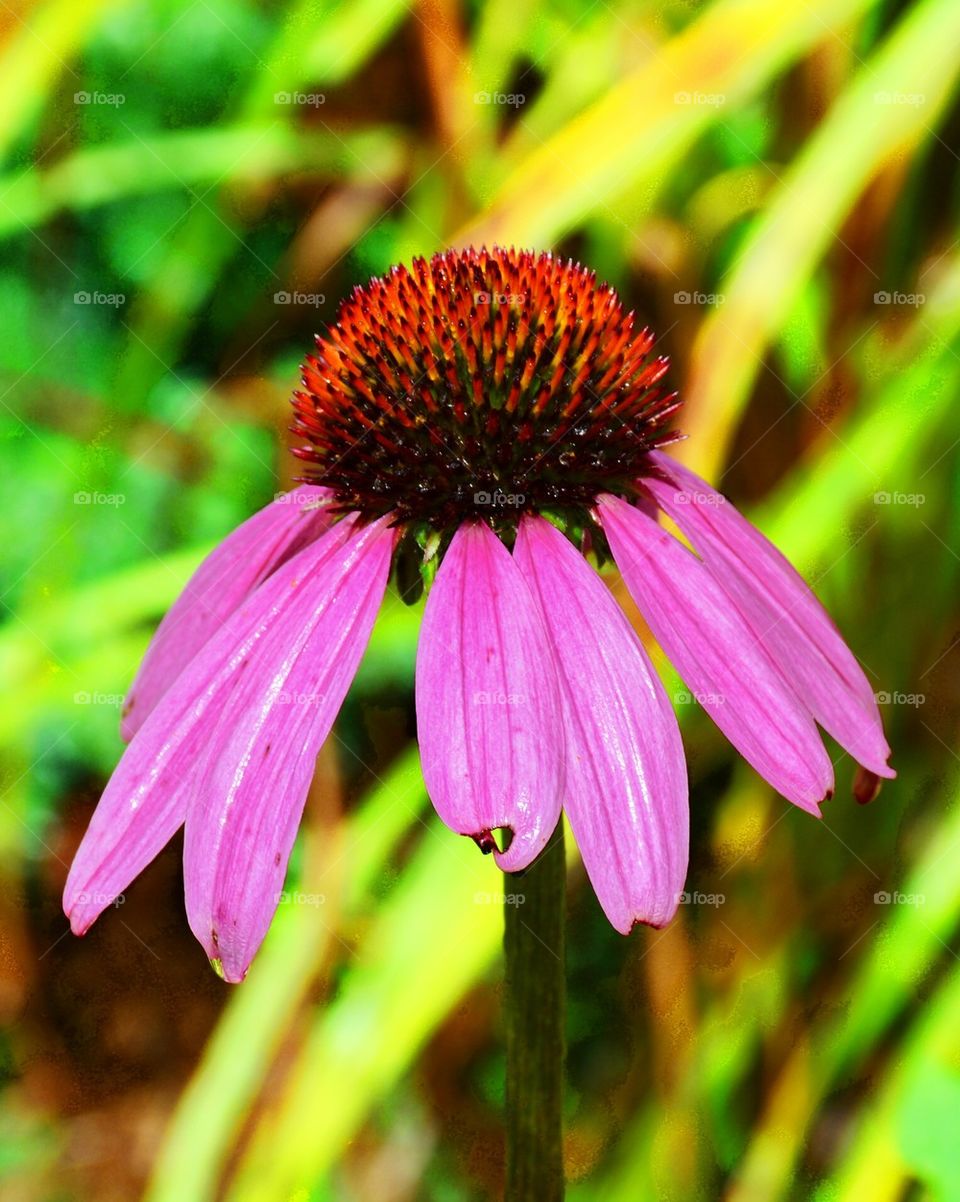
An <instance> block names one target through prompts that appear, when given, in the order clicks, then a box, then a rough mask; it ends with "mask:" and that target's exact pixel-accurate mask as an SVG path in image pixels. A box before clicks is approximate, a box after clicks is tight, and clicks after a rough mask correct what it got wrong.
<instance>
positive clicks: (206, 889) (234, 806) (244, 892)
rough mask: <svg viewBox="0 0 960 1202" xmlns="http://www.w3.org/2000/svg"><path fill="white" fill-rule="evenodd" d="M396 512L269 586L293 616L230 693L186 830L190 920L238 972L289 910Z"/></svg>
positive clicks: (232, 972) (227, 969)
mask: <svg viewBox="0 0 960 1202" xmlns="http://www.w3.org/2000/svg"><path fill="white" fill-rule="evenodd" d="M389 520H390V519H389V518H381V519H380V520H379V521H377V522H373V523H371V524H370V525H367V526H365V527H363V528H361V529H356V530H355V531H354V532H353V533H351V534H350V536H349V537H348V538H347V539H345V540H342V541H341V542H340V544H339V546H337V547H336V548H335V549H334V551H333V553H332V554H330V555H327V556H325V557H324V558H323V559H322V560H321V561H320V562H314V555H315V550H316V549H315V548H313V547H311V548H308V549H307V550H306V551H305V552H302V553H301V555H299V556H297V558H296V559H294V560H291V561H290V562H288V563H287V564H285V565H284V567H283V568H281V569H280V570H279V571H277V572H276V573H274V575H273V576H271V577H270V579H269V580H268V581H267V582H266V583H265V584H264V585H263V586H262V588H261V590H259V591H260V592H265V591H267V590H269V591H270V593H271V605H272V606H276V607H282V608H283V609H284V620H283V622H282V623H275V624H274V625H273V626H272V627H271V628H270V629H269V630H268V631H265V633H264V637H263V638H262V639H261V641H260V644H259V645H258V647H257V648H256V650H255V652H254V653H253V654H251V655H250V657H249V660H248V664H247V671H246V672H245V673H243V675H242V676H240V677H239V678H238V679H237V680H236V681H235V683H234V686H233V688H232V689H231V690H230V692H229V694H228V695H227V696H226V697H225V698H224V700H223V704H222V706H221V709H220V713H219V716H218V720H217V724H216V729H215V730H213V731H211V735H210V746H209V748H208V751H207V754H206V756H205V767H204V769H203V772H202V776H201V780H200V782H199V788H198V792H197V796H196V797H195V798H194V800H193V802H192V804H191V805H190V808H189V810H188V812H187V819H186V827H185V832H184V877H185V883H186V899H187V917H188V919H189V921H190V927H191V929H192V930H193V933H194V934H195V935H196V937H197V938H198V939H199V940H200V942H201V943H202V944H203V946H204V948H205V949H206V951H207V954H208V956H209V957H210V958H211V960H214V961H216V962H218V963H219V967H220V970H221V971H222V973H223V976H224V977H225V978H226V980H228V981H239V980H242V979H243V977H244V975H245V974H246V971H247V968H248V967H249V965H250V961H251V960H252V959H253V957H254V955H255V953H256V951H257V948H258V947H259V946H260V943H261V941H262V940H263V937H264V935H265V934H266V931H267V928H268V927H269V925H270V920H271V918H272V917H273V914H274V911H275V910H276V908H277V902H278V899H279V895H280V890H281V888H282V886H283V879H284V875H285V873H286V870H287V861H288V859H289V857H290V850H291V848H292V846H293V842H294V838H295V836H296V833H297V828H298V827H299V825H300V818H301V815H302V813H303V806H304V803H305V801H306V797H307V791H308V789H309V787H310V780H311V778H312V776H313V772H314V768H315V766H316V759H317V754H318V752H319V751H320V747H321V745H322V744H323V741H324V740H325V739H326V737H327V735H328V734H329V733H330V730H331V728H332V726H333V723H334V719H335V718H336V716H337V713H338V712H339V710H340V706H341V704H342V702H343V699H344V697H345V696H346V693H347V690H348V689H349V687H350V684H351V682H352V680H353V677H354V675H355V674H356V670H357V667H358V665H359V663H360V659H361V657H362V655H363V652H364V649H365V648H366V645H367V641H368V639H369V637H370V632H371V630H372V629H373V624H374V621H375V619H376V616H377V611H378V609H379V608H380V602H381V601H382V600H383V594H384V591H385V589H386V586H387V577H388V575H389V571H390V558H391V554H392V551H393V546H394V543H395V540H396V532H395V531H394V530H391V529H389V526H388V522H389ZM331 533H335V531H331ZM326 537H327V538H329V537H330V536H329V535H327V536H326ZM318 545H319V544H318Z"/></svg>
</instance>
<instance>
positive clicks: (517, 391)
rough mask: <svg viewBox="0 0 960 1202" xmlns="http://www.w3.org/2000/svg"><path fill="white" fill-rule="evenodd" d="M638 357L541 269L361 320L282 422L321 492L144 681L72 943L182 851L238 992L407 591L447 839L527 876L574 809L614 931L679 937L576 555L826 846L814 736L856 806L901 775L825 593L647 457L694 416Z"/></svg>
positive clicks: (426, 286) (76, 891)
mask: <svg viewBox="0 0 960 1202" xmlns="http://www.w3.org/2000/svg"><path fill="white" fill-rule="evenodd" d="M652 345H653V340H652V337H651V336H650V334H649V333H648V332H647V331H645V330H644V331H641V332H639V333H638V332H635V331H634V328H633V320H632V316H631V315H629V314H624V313H623V310H622V308H621V306H620V303H619V301H618V300H617V298H616V295H615V294H614V292H613V291H612V289H609V288H603V287H600V286H598V285H597V284H596V282H595V280H594V278H593V276H592V275H590V274H588V273H587V272H586V271H584V270H583V269H582V268H580V267H578V266H576V265H574V264H572V263H569V262H568V263H566V264H564V263H562V262H560V261H558V260H555V259H553V258H552V257H551V256H549V255H540V256H539V257H537V256H534V255H531V254H529V253H526V252H515V251H504V250H498V249H495V250H493V251H490V252H487V251H484V250H481V251H466V252H462V253H458V252H448V253H447V254H445V255H439V256H435V257H434V259H432V260H431V261H429V262H426V261H424V260H416V261H415V262H414V265H413V269H412V271H407V270H405V269H396V268H395V269H394V270H393V272H392V273H391V274H390V276H388V277H386V278H385V279H383V280H374V281H372V282H371V284H370V285H369V286H368V287H367V288H366V289H358V290H356V291H355V292H354V294H353V295H352V296H351V298H350V299H349V300H348V301H347V302H345V304H344V305H343V307H342V308H341V312H340V315H339V319H338V322H337V323H336V325H335V326H334V327H332V328H331V329H330V331H329V332H328V335H327V337H326V339H322V340H320V339H318V353H317V354H316V356H312V357H310V358H309V359H308V361H307V363H306V365H305V367H304V377H303V383H304V388H303V391H301V392H298V393H297V394H295V398H294V406H295V412H296V419H295V425H294V429H295V431H296V432H297V433H298V434H299V435H301V436H302V437H303V438H304V439H305V445H304V446H302V447H300V448H298V450H297V451H296V454H297V455H298V456H299V457H300V458H301V459H302V460H303V462H304V463H305V465H306V467H305V472H306V475H305V481H306V482H305V483H304V485H303V486H302V487H300V488H298V489H296V490H295V491H294V492H291V493H289V494H287V495H286V496H282V497H279V498H278V499H277V500H275V501H274V502H273V503H272V504H271V505H268V506H267V507H266V509H264V510H262V511H261V512H260V513H258V514H256V515H255V516H254V517H252V518H251V519H250V520H249V521H248V522H246V523H244V525H243V526H241V527H240V528H239V529H238V530H236V531H234V533H233V534H231V535H230V536H229V537H228V538H227V539H226V540H225V541H224V542H223V543H222V544H221V546H220V547H218V548H217V550H216V551H214V553H213V554H212V555H211V556H210V557H209V558H208V559H207V560H206V561H205V562H204V563H203V564H202V565H201V567H200V568H199V569H198V571H197V572H196V574H195V575H194V577H193V578H192V580H191V581H190V582H189V584H188V585H187V587H186V589H185V591H184V593H183V595H182V596H181V597H180V599H179V600H178V602H177V603H176V605H175V606H174V607H173V609H172V610H171V611H170V613H169V614H168V615H167V617H166V618H165V619H164V621H163V622H162V623H161V625H160V627H159V629H158V631H157V633H156V636H155V637H154V640H153V642H152V644H151V646H150V648H149V650H148V652H147V655H146V657H145V659H144V662H143V665H142V666H141V669H140V672H139V673H138V675H137V678H136V681H135V682H134V684H133V687H132V689H131V692H130V697H129V703H128V706H127V709H126V712H125V714H124V719H123V733H124V736H125V737H126V738H127V739H129V740H131V741H130V745H129V747H128V749H127V751H126V753H125V754H124V756H123V758H122V759H121V761H120V764H119V765H118V767H117V769H116V771H115V772H114V774H113V776H112V778H111V780H110V782H109V784H108V785H107V788H106V791H105V793H104V795H103V798H102V799H101V801H100V804H99V806H98V807H97V810H96V812H95V813H94V815H93V818H92V820H91V823H90V827H89V829H88V831H87V833H86V835H85V837H84V839H83V842H82V844H81V846H80V849H79V850H78V852H77V855H76V858H75V860H74V863H73V866H72V868H71V871H70V875H69V878H68V881H67V885H66V890H65V894H64V908H65V910H66V912H67V914H68V916H69V918H70V922H71V925H72V927H73V929H74V931H76V932H77V933H81V934H82V933H83V932H84V931H86V930H87V929H88V927H89V926H90V925H91V923H92V922H93V921H94V920H95V919H96V917H97V916H98V915H99V914H100V913H101V911H102V910H104V909H105V908H106V907H107V906H108V905H109V904H110V902H111V901H112V900H113V899H114V898H115V897H116V896H117V894H119V893H120V892H122V891H123V889H125V888H126V887H127V885H128V884H129V882H130V881H131V880H132V878H133V877H134V876H136V875H137V873H139V872H140V871H141V870H142V869H143V868H144V867H145V866H146V865H147V864H148V863H149V862H150V860H152V859H153V857H154V856H155V855H156V854H157V853H158V851H159V850H160V849H161V848H162V847H163V846H164V844H165V843H166V842H167V841H168V840H169V839H170V838H171V836H172V835H173V834H174V833H175V832H176V831H177V830H178V829H179V827H180V826H183V827H184V828H185V831H184V834H185V842H184V876H185V892H186V904H187V915H188V918H189V921H190V925H191V928H192V929H193V931H194V933H195V934H196V936H197V938H198V939H199V940H200V942H201V944H202V945H203V947H204V948H205V949H206V952H207V954H208V956H209V957H210V958H211V960H213V961H214V963H215V964H216V966H217V967H218V969H219V970H220V971H221V972H222V973H223V975H224V976H225V977H226V979H227V980H230V981H237V980H240V979H242V977H243V976H244V974H245V973H246V970H247V968H248V966H249V964H250V962H251V960H252V959H253V956H254V954H255V953H256V950H257V948H258V947H259V945H260V942H261V940H262V939H263V937H264V934H265V933H266V930H267V928H268V926H269V924H270V921H271V918H272V916H273V913H274V910H275V908H276V904H277V900H278V897H279V894H280V891H281V889H282V886H283V881H284V875H285V872H286V868H287V861H288V858H289V855H290V850H291V847H292V845H293V841H294V838H295V836H296V832H297V827H298V825H299V822H300V817H301V814H302V811H303V806H304V801H305V798H306V794H307V789H308V786H309V783H310V779H311V775H312V773H313V768H314V762H315V759H316V756H317V753H318V751H319V749H320V746H321V744H322V743H323V741H324V740H325V739H326V737H327V735H328V734H329V733H330V730H331V728H332V726H333V723H334V721H335V719H336V716H337V712H338V710H339V709H340V706H341V703H342V702H343V699H344V696H345V695H346V692H347V690H348V688H349V686H350V683H351V681H352V679H353V676H354V674H355V672H356V669H357V666H358V664H359V662H360V659H361V656H362V655H363V652H364V649H365V647H366V644H367V641H368V639H369V636H370V632H371V629H372V627H373V624H374V621H375V619H376V615H377V611H378V608H379V606H380V602H381V600H382V599H383V595H384V592H385V589H386V587H387V582H388V578H389V576H390V572H391V567H393V569H394V570H395V572H396V575H397V579H398V583H400V585H401V586H402V587H403V589H404V590H405V591H407V592H410V591H411V580H412V581H413V582H414V585H416V582H417V581H418V580H419V579H420V578H421V576H424V577H427V578H431V577H432V576H434V574H435V579H434V580H433V583H432V587H431V590H430V593H429V596H428V599H427V604H426V609H425V613H424V618H423V625H422V630H421V635H420V644H419V649H418V655H417V671H416V703H417V721H418V730H419V741H420V750H421V757H422V762H423V772H424V778H425V780H426V784H427V788H428V790H429V792H430V796H431V798H432V799H433V802H434V805H435V806H436V809H437V811H438V813H439V814H440V816H441V818H442V819H443V820H444V821H445V822H446V823H447V825H448V826H450V827H451V828H452V829H453V830H454V831H457V832H460V833H462V834H465V835H469V836H470V837H471V838H473V839H475V840H476V841H477V843H478V844H479V845H480V847H481V848H482V849H483V850H484V851H490V852H493V854H494V855H495V856H496V858H497V860H498V862H499V864H500V866H501V867H502V868H503V869H505V870H506V871H518V870H520V869H523V868H524V867H526V866H527V865H529V864H530V863H531V862H532V861H533V859H534V858H535V857H536V856H537V854H538V853H539V851H540V850H541V849H542V848H543V846H544V844H545V842H546V840H547V839H548V838H549V836H550V834H551V832H552V830H553V828H554V826H555V825H556V822H557V820H558V818H559V815H560V811H561V807H562V808H563V809H564V810H565V811H566V813H567V816H568V818H569V820H570V825H571V827H572V829H573V832H574V835H575V837H576V840H577V844H578V846H579V849H580V853H581V856H582V858H583V862H584V865H585V868H586V871H587V874H588V875H589V877H590V880H591V882H592V884H593V887H594V890H595V891H596V894H597V897H598V899H599V901H600V904H601V906H602V907H603V909H604V911H605V913H606V914H607V917H608V918H609V920H610V922H611V923H612V924H613V926H614V927H616V929H617V930H619V931H622V932H624V933H627V932H629V930H630V929H631V927H632V926H633V924H634V923H636V922H643V923H650V924H652V925H654V926H661V925H663V924H664V923H666V922H668V921H669V920H670V918H671V917H672V916H673V914H674V912H675V910H676V907H677V902H678V897H679V894H680V891H681V890H682V888H683V883H684V877H685V874H686V866H687V844H688V799H687V776H686V765H685V761H684V754H683V747H682V744H681V740H680V733H679V729H678V726H677V722H676V718H675V715H674V711H673V708H672V706H671V704H670V701H669V699H668V698H667V695H666V693H665V691H664V688H663V685H662V684H661V682H660V679H659V677H658V676H657V674H656V672H655V671H654V669H653V667H652V665H651V663H650V660H649V657H648V656H647V654H646V652H645V650H644V648H643V646H642V644H641V643H640V640H639V639H638V638H637V636H636V635H635V634H634V632H633V630H632V629H631V627H630V625H629V623H628V622H627V619H626V617H625V616H624V615H623V613H622V612H621V610H620V609H619V607H618V606H617V604H616V602H615V601H614V599H613V596H612V594H611V593H610V592H609V591H608V589H607V588H606V586H605V585H604V584H603V582H602V581H601V579H600V577H599V576H598V575H597V573H596V572H595V571H594V569H593V568H592V567H590V565H589V564H588V562H587V560H586V559H585V558H584V554H583V552H584V551H587V550H592V551H594V552H596V553H597V556H598V558H601V559H602V558H605V557H606V556H607V554H608V553H612V556H613V558H614V560H615V561H616V565H617V567H618V568H619V570H620V572H621V573H622V575H623V578H624V580H625V582H626V585H627V587H628V589H629V590H630V592H631V594H632V595H633V598H634V600H635V601H636V603H637V605H638V606H639V608H640V610H641V612H642V614H643V616H644V618H645V619H646V621H647V624H648V625H649V627H650V630H651V631H652V632H653V634H654V636H655V637H656V639H657V640H658V642H659V643H660V645H661V647H662V648H663V650H664V652H665V653H666V654H667V656H668V657H669V658H670V659H671V661H672V662H673V664H674V666H675V667H676V669H677V671H678V673H679V674H680V676H681V677H682V678H683V680H684V681H685V683H686V685H687V687H688V688H689V689H690V691H691V692H692V693H693V695H694V696H695V697H696V698H697V700H698V701H699V702H700V703H701V704H702V705H703V707H704V708H705V709H706V710H707V712H708V713H709V714H710V716H711V717H712V718H713V720H714V721H715V722H716V724H717V726H719V727H720V729H721V730H722V731H723V732H724V734H725V735H726V736H727V738H728V739H729V740H730V742H731V743H733V744H734V746H735V747H737V749H738V750H739V751H740V752H741V754H742V755H743V756H744V758H745V759H746V760H747V761H748V762H749V763H750V764H752V765H753V767H754V768H755V769H756V770H757V771H758V772H759V773H760V774H761V775H762V776H763V777H764V778H765V779H766V780H768V781H769V782H770V784H771V785H772V786H773V787H774V788H775V789H777V790H778V791H779V792H780V793H782V794H783V796H784V797H786V798H787V799H789V800H790V801H792V802H794V803H795V804H796V805H798V806H800V807H802V808H803V809H805V810H808V811H810V812H811V813H813V814H819V812H820V810H819V806H820V802H821V801H822V800H823V799H824V798H827V797H829V796H830V795H831V793H832V790H833V766H832V764H831V761H830V759H829V757H828V755H827V753H826V751H825V749H824V746H823V744H822V742H821V740H820V736H819V733H818V731H817V723H819V724H820V725H821V726H822V727H823V728H824V729H825V730H826V731H828V732H829V733H830V734H831V735H832V736H833V737H834V738H835V739H836V740H837V742H838V743H839V744H840V745H841V746H842V747H843V748H845V749H846V750H847V751H848V752H849V753H850V754H851V755H852V756H853V757H854V758H855V759H856V760H857V761H858V762H859V764H860V765H862V768H863V770H864V772H865V774H866V775H865V777H864V780H865V781H866V784H864V785H863V786H862V788H863V790H864V791H868V790H869V789H871V788H872V786H873V784H874V783H875V781H876V778H878V777H891V776H893V775H894V774H893V772H892V771H891V769H890V768H889V767H888V766H887V758H888V756H889V748H888V747H887V744H886V741H885V740H884V736H883V731H882V728H881V724H880V718H879V713H878V710H877V706H876V704H875V701H874V696H873V692H872V689H871V687H870V685H869V683H868V682H867V679H866V677H865V676H864V673H863V671H862V670H861V668H860V666H859V664H858V663H857V661H856V659H855V658H854V656H853V654H852V653H851V652H850V650H849V649H848V648H847V646H846V644H845V643H844V642H843V640H842V638H841V637H840V635H839V634H838V633H837V630H836V628H835V627H834V626H833V624H832V623H831V621H830V619H829V618H828V617H827V615H826V613H825V612H824V610H823V609H822V607H821V606H820V604H819V602H818V601H817V600H816V598H815V597H814V595H813V593H812V592H811V591H810V590H809V589H808V588H807V586H806V585H805V584H804V582H803V581H802V580H801V578H800V577H799V575H798V574H797V573H796V572H795V571H794V569H793V568H792V567H791V566H790V565H789V564H788V563H787V561H786V560H785V559H784V558H783V557H782V556H781V555H780V554H779V552H778V551H777V550H776V549H775V548H774V547H773V546H772V545H771V544H770V543H769V542H768V541H767V540H766V539H765V538H764V537H763V535H762V534H760V533H759V531H757V530H756V529H754V527H752V526H751V525H750V524H749V523H748V522H747V521H746V520H745V519H744V518H743V517H742V516H741V515H740V514H739V513H738V512H737V511H736V510H735V509H734V508H733V506H732V505H731V504H730V503H729V502H728V501H726V500H725V498H724V497H723V496H721V495H720V494H719V493H716V492H714V491H713V490H711V489H710V488H709V486H708V485H707V484H705V483H704V482H703V481H702V480H700V479H699V478H698V477H697V476H695V475H694V474H693V473H692V472H690V471H689V470H687V469H686V468H684V467H682V466H681V465H680V464H678V463H676V462H675V461H674V460H672V459H671V458H670V457H669V456H667V455H666V454H664V452H663V451H662V449H660V448H662V447H663V446H664V445H666V444H667V443H669V442H671V441H673V440H675V438H676V437H677V435H675V434H672V433H670V432H669V431H668V429H667V423H668V420H669V418H670V417H671V416H672V414H673V413H674V412H675V410H676V408H677V402H676V399H675V397H674V396H673V395H672V394H664V393H662V392H661V391H660V390H659V389H658V387H657V385H658V383H659V381H660V380H661V378H662V376H663V375H664V372H665V370H666V363H665V361H664V360H662V359H652V358H651V351H652ZM658 511H662V512H664V513H666V514H667V515H668V516H669V517H670V518H671V519H673V521H674V522H675V523H676V525H677V526H678V527H679V529H680V531H681V532H682V534H683V535H684V537H685V538H686V540H687V541H688V542H689V544H690V546H692V548H693V550H692V551H691V550H690V549H688V547H687V546H685V545H684V544H683V543H682V542H681V541H680V540H679V539H677V538H676V537H674V535H672V534H670V533H668V532H667V531H666V530H664V529H663V528H662V527H661V526H660V525H659V524H658V520H657V519H658ZM438 565H439V566H438ZM412 591H414V592H415V591H416V588H415V587H414V588H413V590H412ZM498 830H499V831H503V832H504V837H503V839H502V843H498V842H497V839H496V838H495V832H496V831H498Z"/></svg>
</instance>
